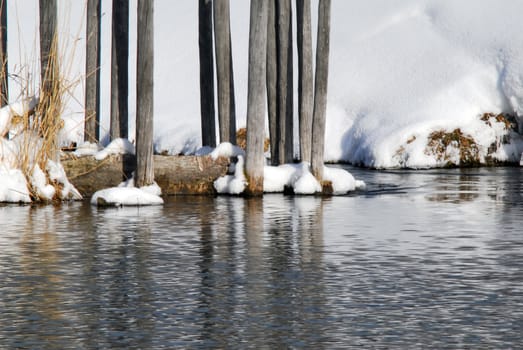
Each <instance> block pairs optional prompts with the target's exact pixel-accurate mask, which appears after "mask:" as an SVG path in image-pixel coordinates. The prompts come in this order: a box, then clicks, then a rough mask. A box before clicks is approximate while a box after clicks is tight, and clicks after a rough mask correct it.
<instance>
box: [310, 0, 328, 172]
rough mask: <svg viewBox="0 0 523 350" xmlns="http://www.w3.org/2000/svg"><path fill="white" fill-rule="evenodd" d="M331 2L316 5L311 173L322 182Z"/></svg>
mask: <svg viewBox="0 0 523 350" xmlns="http://www.w3.org/2000/svg"><path fill="white" fill-rule="evenodd" d="M330 9H331V0H320V2H319V4H318V39H317V47H316V82H315V87H314V115H313V124H312V130H314V132H313V133H312V161H311V163H312V173H313V175H314V176H315V177H316V179H318V181H322V180H323V153H324V145H325V119H326V114H327V85H328V84H327V83H328V77H329V46H330V45H329V40H330Z"/></svg>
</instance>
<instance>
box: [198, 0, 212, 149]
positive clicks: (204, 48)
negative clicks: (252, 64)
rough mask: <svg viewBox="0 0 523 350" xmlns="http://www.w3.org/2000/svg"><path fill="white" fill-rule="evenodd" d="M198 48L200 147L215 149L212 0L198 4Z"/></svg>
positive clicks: (203, 0) (205, 0)
mask: <svg viewBox="0 0 523 350" xmlns="http://www.w3.org/2000/svg"><path fill="white" fill-rule="evenodd" d="M198 46H199V52H200V114H201V125H202V127H201V130H202V146H211V147H216V121H215V115H214V67H213V63H214V59H213V44H212V0H199V2H198Z"/></svg>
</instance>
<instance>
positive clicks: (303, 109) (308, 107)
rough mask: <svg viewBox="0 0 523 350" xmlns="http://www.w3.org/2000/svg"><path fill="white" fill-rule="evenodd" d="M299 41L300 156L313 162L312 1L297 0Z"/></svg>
mask: <svg viewBox="0 0 523 350" xmlns="http://www.w3.org/2000/svg"><path fill="white" fill-rule="evenodd" d="M296 12H297V14H296V17H297V42H298V74H299V77H298V99H299V101H298V111H299V113H298V115H299V130H300V131H299V135H300V158H301V161H302V162H308V163H310V162H311V143H312V111H313V105H314V100H313V79H314V77H313V75H312V34H311V1H310V0H296Z"/></svg>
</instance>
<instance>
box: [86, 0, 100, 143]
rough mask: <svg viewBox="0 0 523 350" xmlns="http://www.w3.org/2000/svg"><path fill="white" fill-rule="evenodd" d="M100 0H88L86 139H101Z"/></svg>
mask: <svg viewBox="0 0 523 350" xmlns="http://www.w3.org/2000/svg"><path fill="white" fill-rule="evenodd" d="M101 17H102V12H101V8H100V0H87V25H86V57H85V125H84V141H89V142H98V141H99V140H100V130H99V125H100V57H101V56H100V54H101V52H100V42H101V41H100V27H101V20H102V19H101Z"/></svg>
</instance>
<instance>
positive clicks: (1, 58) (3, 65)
mask: <svg viewBox="0 0 523 350" xmlns="http://www.w3.org/2000/svg"><path fill="white" fill-rule="evenodd" d="M8 101H9V89H8V85H7V0H0V107H3V106H5V105H6V104H8Z"/></svg>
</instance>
